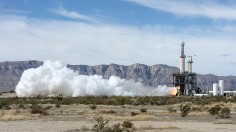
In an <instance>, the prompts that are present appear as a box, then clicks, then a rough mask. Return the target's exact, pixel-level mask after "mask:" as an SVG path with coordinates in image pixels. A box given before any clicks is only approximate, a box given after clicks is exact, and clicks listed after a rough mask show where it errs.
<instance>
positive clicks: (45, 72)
mask: <svg viewBox="0 0 236 132" xmlns="http://www.w3.org/2000/svg"><path fill="white" fill-rule="evenodd" d="M171 90H173V88H169V87H158V88H151V87H146V86H144V85H143V84H142V83H140V82H135V81H133V80H124V79H120V78H119V77H116V76H111V77H110V78H109V79H103V78H102V76H98V75H93V76H86V75H78V73H77V72H74V71H73V70H71V69H69V68H67V66H66V64H63V63H61V62H59V61H55V62H52V61H44V64H43V65H42V66H40V67H38V68H32V69H28V70H26V71H24V73H23V74H22V76H21V79H20V81H19V83H18V84H17V86H16V89H15V91H16V95H17V96H18V97H29V96H38V95H40V96H48V95H50V94H62V95H64V96H71V97H76V96H86V95H106V96H112V95H121V96H146V95H148V96H149V95H151V96H154V95H159V96H165V95H170V94H171V93H170V91H171Z"/></svg>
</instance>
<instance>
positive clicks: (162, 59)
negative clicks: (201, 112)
mask: <svg viewBox="0 0 236 132" xmlns="http://www.w3.org/2000/svg"><path fill="white" fill-rule="evenodd" d="M235 12H236V1H235V0H207V1H206V0H0V46H1V48H0V55H1V56H0V61H21V60H32V59H34V60H59V61H62V62H65V63H70V64H88V65H98V64H110V63H117V64H122V65H130V64H134V63H143V64H147V65H154V64H167V65H170V66H178V64H179V62H178V61H179V54H180V44H181V42H182V41H185V42H186V55H189V56H194V55H195V54H196V55H197V56H196V57H194V58H193V59H194V62H195V63H194V66H193V68H194V71H195V72H197V73H200V74H208V73H212V74H216V75H236V70H235V66H236V60H235V58H236V56H235V53H234V52H235V51H236V46H235V42H236V37H235V36H236V13H235Z"/></svg>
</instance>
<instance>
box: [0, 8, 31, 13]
mask: <svg viewBox="0 0 236 132" xmlns="http://www.w3.org/2000/svg"><path fill="white" fill-rule="evenodd" d="M0 13H12V14H26V13H31V12H29V11H24V10H18V9H0Z"/></svg>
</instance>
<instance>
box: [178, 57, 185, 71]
mask: <svg viewBox="0 0 236 132" xmlns="http://www.w3.org/2000/svg"><path fill="white" fill-rule="evenodd" d="M179 70H180V73H181V74H182V73H184V72H185V58H181V57H180V61H179Z"/></svg>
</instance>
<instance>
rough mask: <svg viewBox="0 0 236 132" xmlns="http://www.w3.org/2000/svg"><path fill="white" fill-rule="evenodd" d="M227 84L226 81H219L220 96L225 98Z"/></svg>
mask: <svg viewBox="0 0 236 132" xmlns="http://www.w3.org/2000/svg"><path fill="white" fill-rule="evenodd" d="M224 89H225V82H224V80H219V91H220V96H224Z"/></svg>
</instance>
